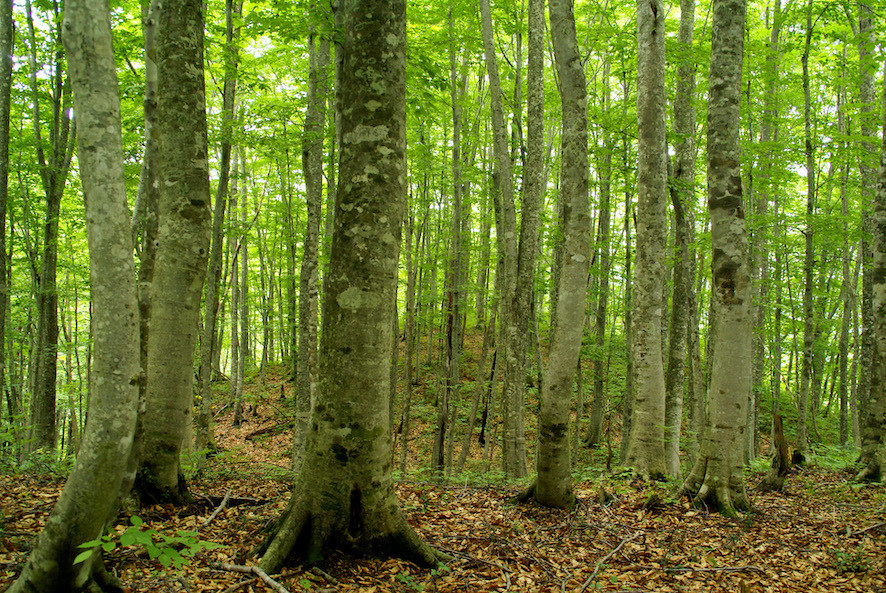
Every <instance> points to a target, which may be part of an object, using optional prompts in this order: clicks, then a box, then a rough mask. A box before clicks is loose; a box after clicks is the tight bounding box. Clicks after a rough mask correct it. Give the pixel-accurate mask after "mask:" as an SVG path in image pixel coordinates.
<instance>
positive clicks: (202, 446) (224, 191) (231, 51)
mask: <svg viewBox="0 0 886 593" xmlns="http://www.w3.org/2000/svg"><path fill="white" fill-rule="evenodd" d="M242 6H243V5H242V4H240V3H236V4H235V2H234V0H226V2H225V42H226V44H227V49H226V52H225V55H226V59H225V80H224V87H223V90H222V139H221V156H220V159H219V175H218V186H217V187H216V190H215V204H214V207H213V209H212V238H211V239H210V251H209V265H208V268H207V271H206V314H205V315H204V317H203V336H202V337H201V339H200V401H199V405H198V407H197V416H196V418H195V423H194V424H195V429H194V441H195V442H194V449H195V450H196V452H197V455H198V456H199V459H201V460H205V458H206V457H205V456H206V452H207V451H208V450H210V449H212V448H214V447H215V439H214V438H213V435H212V429H211V423H212V371H213V366H212V353H213V351H214V350H215V349H216V348H218V344H216V341H217V340H216V329H217V328H216V325H217V320H218V307H219V295H218V289H219V281H220V279H221V278H220V277H221V256H222V241H223V237H222V223H223V222H224V219H225V205H226V204H227V200H228V181H229V179H230V173H231V136H232V134H233V126H234V109H235V93H236V89H237V61H238V53H239V51H238V50H239V48H238V46H237V44H236V39H237V37H239V27H237V28H235V27H234V17H236V16H238V15H239V14H240V10H241V9H242ZM201 462H202V461H201Z"/></svg>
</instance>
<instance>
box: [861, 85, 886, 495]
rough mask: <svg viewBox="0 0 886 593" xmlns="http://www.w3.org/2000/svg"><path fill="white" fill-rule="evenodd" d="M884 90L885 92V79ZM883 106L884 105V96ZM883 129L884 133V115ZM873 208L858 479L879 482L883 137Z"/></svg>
mask: <svg viewBox="0 0 886 593" xmlns="http://www.w3.org/2000/svg"><path fill="white" fill-rule="evenodd" d="M883 88H884V90H886V80H884V85H883ZM883 105H884V106H886V95H884V100H883ZM883 130H884V131H886V115H884V118H883ZM873 206H874V207H873V210H872V212H871V217H870V218H871V227H872V230H873V231H874V233H873V241H872V243H873V245H872V248H873V254H874V260H873V264H872V266H871V271H872V284H873V286H872V302H871V304H872V307H873V310H872V313H873V316H872V318H873V321H874V324H873V327H871V333H872V334H873V335H872V339H871V341H872V344H873V356H872V364H871V379H870V392H869V394H868V399H867V405H866V406H865V407H864V408H863V409H862V411H863V417H862V422H861V462H862V464H863V465H864V467H863V469H862V470H861V471H860V472H859V474H858V476H857V477H858V479H862V480H870V481H882V480H883V476H884V475H886V136H884V139H883V143H882V147H881V149H880V171H879V179H878V180H877V193H876V194H875V196H874V204H873Z"/></svg>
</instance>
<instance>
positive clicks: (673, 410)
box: [665, 0, 696, 478]
mask: <svg viewBox="0 0 886 593" xmlns="http://www.w3.org/2000/svg"><path fill="white" fill-rule="evenodd" d="M694 28H695V0H683V1H682V2H681V3H680V32H679V40H678V43H679V48H680V49H679V52H680V53H679V56H678V59H679V64H680V65H679V66H678V68H677V90H676V93H675V95H674V96H675V99H674V132H675V133H676V135H677V140H676V142H675V147H674V148H675V152H676V158H675V160H676V163H675V167H674V174H673V178H672V180H671V192H670V194H671V204H672V205H673V207H674V227H675V233H676V238H675V248H674V252H675V253H674V256H675V257H674V292H673V297H672V298H671V323H670V327H669V335H668V366H667V374H666V375H665V392H666V397H667V399H666V401H665V438H666V441H665V455H666V456H667V458H666V459H665V469H666V471H667V475H668V476H670V477H674V478H677V477H679V476H680V435H681V432H682V426H683V390H684V387H685V379H686V364H685V363H686V354H687V344H688V339H689V319H690V317H689V303H690V295H689V292H690V291H692V287H693V280H694V278H693V277H692V276H691V271H692V265H691V264H692V254H691V253H690V250H689V246H690V244H691V242H692V239H693V232H692V225H693V224H694V222H695V220H694V216H693V215H692V212H693V210H694V208H695V203H696V197H695V101H694V97H695V61H694V60H692V57H691V56H692V37H693V29H694Z"/></svg>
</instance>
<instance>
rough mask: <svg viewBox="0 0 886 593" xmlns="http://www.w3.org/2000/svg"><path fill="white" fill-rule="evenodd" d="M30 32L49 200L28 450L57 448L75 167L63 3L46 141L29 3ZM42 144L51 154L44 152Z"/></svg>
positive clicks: (40, 154)
mask: <svg viewBox="0 0 886 593" xmlns="http://www.w3.org/2000/svg"><path fill="white" fill-rule="evenodd" d="M26 7H27V20H28V33H29V37H30V41H31V53H30V55H29V65H30V68H31V95H32V98H31V101H32V122H33V126H34V139H35V148H36V151H37V164H38V167H39V171H40V180H41V182H42V185H43V193H44V196H45V199H46V218H45V220H44V225H43V255H42V262H41V267H40V275H39V285H38V287H37V295H36V296H37V298H36V301H37V311H38V317H37V342H36V345H35V353H36V356H35V362H36V365H35V368H34V369H33V373H32V377H33V397H32V400H31V401H32V404H31V425H32V430H31V440H30V442H29V450H31V451H36V450H37V449H41V448H47V449H54V448H55V441H56V426H55V423H56V410H55V396H56V371H57V365H58V292H57V287H56V277H57V265H58V217H59V212H60V208H61V199H62V194H63V193H64V187H65V181H66V180H67V176H68V171H69V170H70V166H71V157H72V155H73V150H74V140H75V136H76V134H75V129H74V123H73V122H72V121H71V119H70V107H71V105H70V103H71V85H70V83H69V82H68V81H67V80H66V78H65V74H64V51H63V49H62V43H61V14H60V5H59V4H58V3H55V4H53V7H52V10H53V16H52V18H53V22H54V29H53V30H52V36H53V38H54V39H55V41H56V42H57V46H56V47H57V49H56V51H55V53H54V63H53V64H52V65H51V66H50V68H51V70H52V72H53V75H52V88H51V96H52V103H53V105H52V107H53V114H54V116H53V120H52V121H51V122H50V125H49V138H47V139H44V137H43V133H42V131H41V130H42V128H43V122H42V121H41V118H40V106H39V101H38V96H39V95H40V89H39V87H38V82H37V69H38V68H42V67H43V65H42V64H41V65H38V63H37V53H36V52H37V48H36V45H37V41H36V36H35V33H34V19H33V17H32V12H31V3H30V1H29V2H27V3H26ZM44 142H46V144H47V145H48V148H49V151H48V152H49V154H48V155H46V154H45V150H44Z"/></svg>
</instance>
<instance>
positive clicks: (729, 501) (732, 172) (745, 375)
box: [682, 0, 753, 515]
mask: <svg viewBox="0 0 886 593" xmlns="http://www.w3.org/2000/svg"><path fill="white" fill-rule="evenodd" d="M745 7H746V5H745V0H715V1H714V5H713V24H712V26H713V31H712V35H713V42H712V46H711V71H710V80H711V81H712V84H711V86H710V88H709V89H708V120H707V176H708V210H709V212H710V216H711V248H712V250H713V258H712V260H711V273H712V282H711V287H712V290H711V293H712V294H711V299H712V300H713V304H712V307H711V309H712V311H711V313H712V316H713V318H712V323H711V337H710V340H711V349H712V353H711V356H712V361H711V379H710V387H709V390H708V410H707V415H706V418H705V423H704V426H703V429H702V436H701V444H700V451H699V455H698V459H697V460H696V462H695V465H694V466H693V468H692V471H691V472H690V473H689V475H688V476H687V477H686V480H685V482H684V483H683V486H682V489H683V491H684V492H685V493H686V494H688V495H689V496H690V497H692V499H693V501H694V502H695V503H696V504H704V505H707V506H708V507H709V508H716V509H719V510H720V511H721V512H722V513H723V514H726V515H735V514H736V513H737V511H744V510H749V509H750V503H749V502H748V498H747V494H746V492H745V483H744V468H743V465H744V446H745V437H744V430H745V422H746V421H747V416H746V410H747V405H748V390H749V389H750V381H751V333H752V328H753V318H752V311H751V302H750V295H751V283H750V273H749V270H748V244H747V235H746V230H745V219H744V204H743V202H742V197H743V196H742V179H741V151H740V145H739V124H740V121H741V120H740V109H741V66H742V57H743V51H744V26H745Z"/></svg>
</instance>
